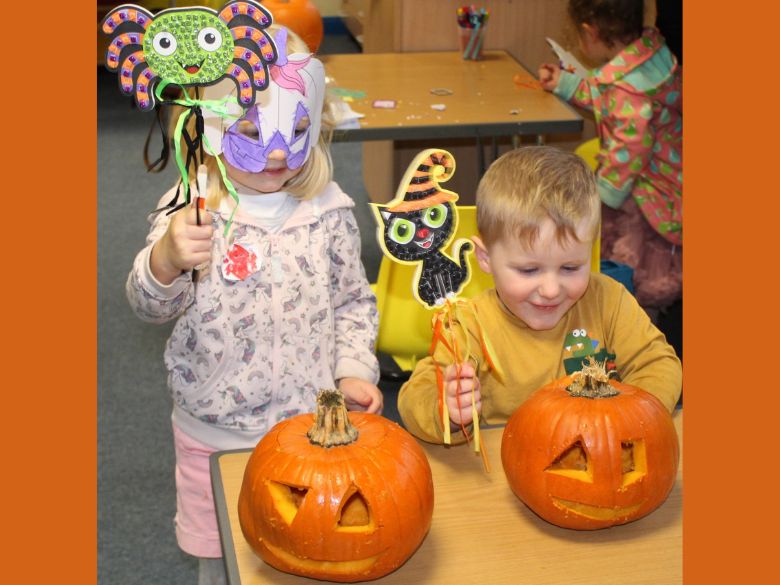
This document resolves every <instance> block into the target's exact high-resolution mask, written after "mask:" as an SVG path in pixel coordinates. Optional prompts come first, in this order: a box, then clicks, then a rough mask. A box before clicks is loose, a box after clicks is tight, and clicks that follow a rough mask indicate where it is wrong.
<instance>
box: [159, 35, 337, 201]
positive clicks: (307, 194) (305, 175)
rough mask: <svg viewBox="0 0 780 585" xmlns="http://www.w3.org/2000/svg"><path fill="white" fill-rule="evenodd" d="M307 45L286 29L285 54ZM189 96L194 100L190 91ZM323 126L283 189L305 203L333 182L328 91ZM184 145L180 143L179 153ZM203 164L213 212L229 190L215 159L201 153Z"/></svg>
mask: <svg viewBox="0 0 780 585" xmlns="http://www.w3.org/2000/svg"><path fill="white" fill-rule="evenodd" d="M280 28H281V26H279V25H276V24H273V25H271V26H270V27H268V32H269V34H271V36H274V35H275V33H276V31H278V30H279V29H280ZM310 52H311V50H310V49H309V47H308V45H307V44H306V43H305V42H304V41H303V39H301V37H299V36H298V35H297V34H295V33H294V32H293V31H292V30H290V29H287V54H288V55H291V54H293V53H310ZM190 93H191V97H195V95H194V93H193V92H192V91H191V92H190ZM322 110H323V111H322V124H321V128H320V135H319V137H317V142H316V143H315V144H314V145H313V146H312V149H311V152H310V153H309V158H307V159H306V162H305V163H303V167H302V168H301V172H300V173H298V174H297V175H296V176H295V177H293V178H292V179H290V181H289V182H288V183H287V184H286V185H285V186H284V189H285V190H286V191H287V192H289V193H290V194H291V195H293V196H295V197H297V198H299V199H302V200H305V199H311V198H312V197H314V196H315V195H317V194H318V193H320V192H321V191H322V190H323V189H324V188H325V186H326V185H327V184H328V183H329V182H330V181H331V180H332V179H333V162H332V159H331V156H330V141H331V137H332V135H333V129H334V127H335V117H334V115H333V113H334V112H335V109H334V104H333V98H332V97H331V96H330V92H328V91H327V90H326V91H325V101H324V103H323V108H322ZM181 111H182V108H181V107H180V106H176V107H174V108H173V110H172V116H171V120H170V129H169V134H170V135H171V136H173V128H174V127H175V125H176V122H177V120H178V117H179V113H180V112H181ZM194 129H195V117H194V116H193V117H191V118H190V120H189V131H190V135H193V134H194ZM184 148H185V144H184V141H183V140H182V152H186V151H185V150H184ZM204 164H205V165H206V167H207V168H208V172H209V176H208V185H209V187H208V193H207V195H206V205H207V206H208V207H210V208H212V209H216V208H217V207H218V206H219V203H220V201H221V199H222V198H223V197H227V196H228V191H227V189H226V188H225V185H224V182H223V181H222V175H221V173H220V171H219V167H218V165H217V161H216V159H215V157H213V156H211V155H209V154H207V153H205V152H204ZM195 172H196V169H195V168H191V169H190V180H194V179H195Z"/></svg>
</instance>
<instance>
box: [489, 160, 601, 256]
mask: <svg viewBox="0 0 780 585" xmlns="http://www.w3.org/2000/svg"><path fill="white" fill-rule="evenodd" d="M600 214H601V202H600V199H599V194H598V190H597V189H596V178H595V176H594V174H593V171H592V170H591V169H590V167H589V166H588V165H587V164H586V163H585V161H583V160H582V159H581V158H580V157H578V156H577V155H576V154H574V153H571V152H566V151H563V150H560V149H558V148H553V147H550V146H527V147H523V148H518V149H515V150H511V151H509V152H507V153H506V154H504V155H502V156H501V157H499V158H498V159H497V160H496V161H495V162H494V163H493V164H492V165H490V168H489V169H488V170H487V172H486V173H485V175H484V176H483V177H482V179H481V180H480V182H479V186H478V187H477V229H478V231H479V235H480V237H481V238H482V241H483V242H484V243H485V245H487V246H489V245H490V244H492V243H494V242H496V241H498V240H501V239H503V238H507V237H511V238H516V239H518V240H519V241H520V242H521V243H522V244H523V245H525V246H528V247H530V246H532V245H533V244H534V242H535V241H536V238H537V237H538V235H539V226H540V225H541V223H542V222H543V221H544V220H545V219H551V220H552V221H553V223H554V224H555V226H556V237H557V238H558V241H559V242H560V243H565V242H566V241H569V240H570V239H573V240H575V241H580V238H579V237H578V235H577V229H578V228H579V227H580V226H581V225H582V223H583V221H585V222H587V223H588V224H590V226H591V230H592V231H590V234H592V236H593V237H595V235H596V230H597V229H598V226H599V219H600Z"/></svg>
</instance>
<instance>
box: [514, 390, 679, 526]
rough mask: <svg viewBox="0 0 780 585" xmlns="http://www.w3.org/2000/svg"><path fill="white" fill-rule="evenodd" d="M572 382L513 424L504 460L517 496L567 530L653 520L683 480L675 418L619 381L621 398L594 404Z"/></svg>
mask: <svg viewBox="0 0 780 585" xmlns="http://www.w3.org/2000/svg"><path fill="white" fill-rule="evenodd" d="M568 382H570V379H569V378H564V379H563V380H559V381H557V382H554V383H552V384H550V385H548V386H545V387H544V388H542V389H541V390H538V391H537V392H536V393H534V394H533V395H532V396H531V397H530V398H529V399H528V400H526V402H524V403H523V404H522V405H521V406H520V407H519V408H518V409H517V411H515V413H514V414H513V415H512V417H510V419H509V422H508V423H507V426H506V429H505V430H504V436H503V440H502V446H501V459H502V463H503V465H504V471H505V472H506V476H507V480H508V482H509V485H510V487H511V488H512V490H513V491H514V492H515V494H517V496H518V497H519V498H520V499H521V500H522V501H523V502H525V504H526V505H528V507H529V508H531V509H532V510H533V511H534V512H536V513H537V514H538V515H539V516H541V517H542V518H544V519H545V520H547V521H548V522H551V523H553V524H556V525H558V526H562V527H565V528H576V529H581V530H582V529H595V528H604V527H607V526H614V525H617V524H624V523H626V522H630V521H631V520H636V519H638V518H641V517H642V516H645V515H646V514H649V513H650V512H652V511H653V510H655V508H657V507H658V506H659V505H661V503H663V501H664V500H665V499H666V497H667V496H668V494H669V491H670V490H671V488H672V486H673V485H674V481H675V478H676V476H677V465H678V461H679V445H678V441H677V434H676V432H675V430H674V424H673V422H672V420H671V416H670V415H669V413H668V412H667V411H666V409H665V408H664V406H663V405H662V404H661V403H660V401H658V399H656V398H655V397H654V396H652V395H651V394H649V393H647V392H644V391H643V390H640V389H639V388H634V387H632V386H628V385H625V384H620V383H617V382H614V381H611V382H610V384H611V385H613V386H614V387H615V388H616V389H617V390H618V391H619V393H618V394H616V395H613V396H609V397H600V398H586V397H581V396H580V397H578V396H572V395H571V394H569V392H567V391H566V389H565V388H566V386H567V384H568Z"/></svg>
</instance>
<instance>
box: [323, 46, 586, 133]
mask: <svg viewBox="0 0 780 585" xmlns="http://www.w3.org/2000/svg"><path fill="white" fill-rule="evenodd" d="M321 59H322V61H323V62H324V63H325V72H326V74H327V76H328V87H329V88H330V89H331V90H334V89H335V90H338V91H340V92H342V93H344V90H347V92H364V93H365V96H364V97H356V98H354V100H353V101H351V102H350V106H351V107H352V109H353V110H355V111H356V112H359V113H361V114H365V118H361V119H360V128H359V129H351V130H340V131H338V132H337V134H336V136H335V138H336V139H337V140H406V139H419V138H423V139H437V138H465V137H480V136H486V137H493V136H519V135H528V134H532V135H539V134H556V133H563V134H568V133H578V132H580V131H581V130H582V118H581V117H580V116H579V114H577V113H576V112H575V111H574V110H573V109H572V108H571V107H569V105H567V104H566V103H565V102H562V101H561V100H560V99H558V98H557V97H556V96H554V95H552V94H551V93H548V92H546V91H544V90H542V89H540V88H534V87H528V85H533V84H534V82H535V78H534V76H533V75H531V73H529V72H528V71H527V70H526V69H525V68H524V67H523V66H522V65H521V64H520V63H518V62H517V61H516V60H515V59H514V58H513V57H511V56H510V55H509V54H508V53H506V51H486V52H485V53H484V58H483V59H481V60H479V61H470V60H464V59H463V58H462V55H461V53H459V52H457V51H446V52H426V53H356V54H334V55H323V56H322V57H321ZM515 76H518V77H519V78H520V80H521V81H522V82H523V83H524V84H526V85H518V84H516V83H515V82H514V78H515ZM437 89H444V90H448V91H450V92H452V93H451V95H436V94H434V93H431V90H437ZM375 100H394V101H395V102H396V107H395V108H389V109H385V108H376V107H374V105H373V104H374V101H375ZM436 104H441V105H443V106H444V107H445V109H444V110H436V109H432V108H431V106H432V105H436Z"/></svg>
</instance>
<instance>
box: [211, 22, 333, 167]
mask: <svg viewBox="0 0 780 585" xmlns="http://www.w3.org/2000/svg"><path fill="white" fill-rule="evenodd" d="M275 42H276V45H277V47H278V52H279V57H278V59H277V62H276V63H275V64H274V65H273V66H271V69H270V73H271V81H270V83H269V85H268V88H267V89H266V90H265V91H263V92H260V93H258V94H257V96H256V100H255V103H254V105H252V106H251V107H250V108H248V109H247V110H246V111H245V112H243V113H242V112H241V110H240V108H238V109H236V108H235V107H233V109H232V112H231V113H233V114H234V116H233V117H228V118H221V117H219V116H215V115H209V114H208V113H207V112H204V124H205V134H206V138H207V140H208V143H209V145H210V146H211V149H212V151H214V154H220V153H221V154H224V157H225V160H227V162H228V163H230V164H231V165H232V166H234V167H236V168H238V169H241V170H243V171H246V172H250V173H257V172H260V171H262V170H264V169H265V167H266V165H267V163H268V156H269V154H270V153H271V152H273V151H277V150H281V151H282V152H284V153H285V155H286V157H287V167H288V168H290V169H297V168H299V167H300V166H301V165H302V164H303V163H305V162H306V160H307V159H308V158H309V155H310V154H311V149H312V146H313V145H314V144H316V142H317V140H318V138H319V134H320V126H321V121H322V106H323V102H324V99H325V68H324V66H323V65H322V62H320V61H319V60H317V59H314V58H313V57H312V56H311V55H310V54H304V53H293V54H292V55H287V29H285V28H280V29H279V31H278V32H277V34H276V36H275ZM235 91H236V89H235V84H233V87H232V88H231V87H230V86H227V85H225V84H224V83H223V82H220V83H219V84H217V85H214V86H210V87H208V88H206V90H205V94H204V98H205V99H221V98H224V97H225V96H226V95H232V94H233V93H235ZM228 103H231V102H230V101H229V102H228ZM238 116H240V117H238Z"/></svg>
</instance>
